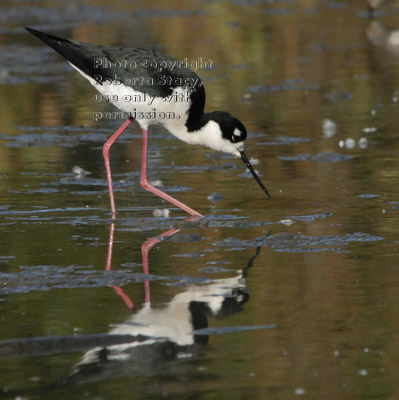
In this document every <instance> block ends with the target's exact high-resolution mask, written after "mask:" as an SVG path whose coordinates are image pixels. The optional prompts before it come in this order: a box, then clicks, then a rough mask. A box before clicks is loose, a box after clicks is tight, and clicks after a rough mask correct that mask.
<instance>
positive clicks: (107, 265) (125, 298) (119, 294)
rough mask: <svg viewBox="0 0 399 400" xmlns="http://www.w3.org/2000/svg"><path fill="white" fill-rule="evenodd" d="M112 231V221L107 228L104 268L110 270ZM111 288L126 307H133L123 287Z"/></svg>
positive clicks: (113, 226) (113, 229) (112, 244)
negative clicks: (106, 249)
mask: <svg viewBox="0 0 399 400" xmlns="http://www.w3.org/2000/svg"><path fill="white" fill-rule="evenodd" d="M114 233H115V224H114V223H112V224H111V226H110V228H109V239H108V252H107V261H106V264H105V270H106V271H111V268H112V251H113V248H114ZM112 288H113V289H114V290H115V293H116V294H117V295H118V296H121V297H122V299H123V301H124V302H125V304H126V305H127V307H128V308H130V309H133V308H134V303H133V301H132V300H131V299H130V297H129V296H128V295H127V294H126V293H125V292H124V291H123V289H122V288H121V287H120V286H112Z"/></svg>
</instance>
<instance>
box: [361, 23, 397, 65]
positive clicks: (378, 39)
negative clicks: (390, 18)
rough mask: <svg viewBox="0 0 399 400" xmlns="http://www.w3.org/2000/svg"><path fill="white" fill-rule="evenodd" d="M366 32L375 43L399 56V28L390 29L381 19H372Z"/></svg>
mask: <svg viewBox="0 0 399 400" xmlns="http://www.w3.org/2000/svg"><path fill="white" fill-rule="evenodd" d="M366 34H367V38H368V39H369V40H370V42H371V43H372V44H373V45H375V46H378V47H380V48H381V49H383V50H384V51H386V52H387V53H388V54H389V55H390V56H393V57H398V58H399V29H389V28H387V27H386V26H384V25H383V24H382V23H381V22H379V21H371V22H370V24H369V26H368V28H367V33H366Z"/></svg>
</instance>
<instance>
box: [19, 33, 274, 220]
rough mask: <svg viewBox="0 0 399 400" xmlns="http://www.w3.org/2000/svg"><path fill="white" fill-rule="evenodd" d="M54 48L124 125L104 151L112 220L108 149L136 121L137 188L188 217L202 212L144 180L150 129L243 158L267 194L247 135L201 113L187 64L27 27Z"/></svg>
mask: <svg viewBox="0 0 399 400" xmlns="http://www.w3.org/2000/svg"><path fill="white" fill-rule="evenodd" d="M26 29H27V30H28V31H29V32H30V33H32V34H33V35H35V36H37V37H38V38H39V39H41V40H42V41H43V42H44V43H46V44H47V45H49V46H50V47H52V48H53V49H54V50H55V51H56V52H58V53H59V54H60V55H61V56H63V57H64V58H66V60H67V61H68V62H69V63H70V64H71V65H72V67H74V68H75V69H76V70H77V71H78V72H80V73H81V74H82V75H83V76H84V77H85V78H86V79H87V80H88V81H89V82H90V83H91V84H92V85H93V86H94V87H95V88H96V89H97V90H98V91H99V92H100V94H101V95H102V96H103V97H104V99H106V100H108V101H109V102H110V103H112V104H114V105H115V106H116V107H117V108H119V110H121V111H122V113H120V114H122V115H123V116H126V117H127V120H126V121H125V122H124V123H123V124H122V126H121V127H120V128H119V129H118V130H117V131H116V132H115V133H114V134H113V135H112V136H111V137H110V138H109V139H108V140H107V142H106V143H105V144H104V147H103V155H104V161H105V168H106V173H107V181H108V188H109V195H110V201H111V211H112V217H113V218H114V217H115V215H116V209H115V200H114V194H113V186H112V175H111V166H110V150H111V147H112V145H113V144H114V143H115V141H116V140H117V139H118V137H119V136H120V135H121V134H122V133H123V132H124V131H125V129H126V128H127V127H128V126H129V125H130V124H131V122H132V121H133V120H134V119H136V120H137V122H138V123H139V125H140V127H141V128H142V129H143V156H142V165H141V180H140V183H141V186H142V187H143V188H144V189H146V190H148V191H149V192H151V193H154V194H156V195H157V196H159V197H161V198H163V199H165V200H167V201H169V202H170V203H172V204H174V205H175V206H177V207H179V208H181V209H182V210H184V211H186V212H188V213H189V214H191V215H192V216H195V217H202V215H201V214H200V213H198V212H197V211H195V210H193V209H192V208H190V207H188V206H187V205H185V204H183V203H182V202H180V201H178V200H176V199H175V198H173V197H172V196H169V195H168V194H166V193H164V192H163V191H161V190H159V189H158V188H156V187H155V186H153V185H152V184H151V183H150V182H149V180H148V179H147V134H148V127H149V126H150V125H153V124H161V125H163V126H164V127H165V128H166V129H167V130H168V131H169V132H170V133H172V134H173V135H174V136H176V137H177V138H178V139H181V140H183V141H184V142H186V143H189V144H199V145H204V146H207V147H210V148H211V149H214V150H219V151H224V152H227V153H230V154H233V155H235V156H238V157H241V159H242V160H243V161H244V163H245V165H246V166H247V168H248V169H249V171H250V172H251V173H252V175H253V177H254V178H255V180H256V182H257V183H258V184H259V186H260V187H261V188H262V190H263V191H264V192H265V193H266V194H267V195H268V196H269V197H270V194H269V192H268V191H267V189H266V188H265V186H264V185H263V183H262V182H261V180H260V179H259V177H258V176H257V174H256V172H255V170H254V169H253V167H252V165H251V164H250V162H249V160H248V158H247V156H246V155H245V153H244V142H245V139H246V137H247V131H246V129H245V127H244V125H243V124H242V123H241V122H240V121H239V120H238V119H236V118H234V117H233V116H231V115H230V114H228V113H227V112H223V111H214V112H210V113H204V106H205V90H204V87H203V84H202V81H201V79H200V78H199V77H198V75H197V74H196V73H195V72H194V71H192V70H191V69H190V68H188V67H187V65H186V63H184V62H180V61H178V60H176V59H174V58H172V57H169V56H167V55H165V54H163V53H161V52H160V51H154V50H149V49H136V48H122V47H111V46H101V45H93V44H86V43H78V42H72V41H69V40H66V39H62V38H59V37H56V36H52V35H48V34H46V33H43V32H40V31H37V30H34V29H31V28H26Z"/></svg>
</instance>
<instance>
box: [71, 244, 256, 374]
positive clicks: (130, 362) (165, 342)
mask: <svg viewBox="0 0 399 400" xmlns="http://www.w3.org/2000/svg"><path fill="white" fill-rule="evenodd" d="M259 253H260V248H257V250H256V253H255V254H254V256H252V257H251V259H250V260H249V261H248V264H247V266H246V267H245V268H244V269H243V270H240V271H238V274H237V275H236V276H234V277H232V278H225V279H215V280H212V281H211V282H210V283H208V284H202V285H192V286H189V287H188V288H186V290H184V291H183V292H180V293H178V294H177V295H176V296H174V297H173V298H172V300H171V301H170V302H168V303H166V304H164V305H163V306H161V307H152V306H151V303H146V304H145V305H144V307H143V308H142V309H141V310H139V311H137V312H135V313H134V314H133V315H132V316H131V317H130V318H129V319H128V320H127V321H126V322H124V323H121V324H117V325H115V326H114V328H113V329H112V330H111V331H110V332H109V333H110V334H111V335H134V336H136V335H145V336H147V337H150V338H151V339H148V340H146V341H143V342H134V343H128V344H117V345H111V346H107V347H96V348H93V349H91V350H89V351H88V352H86V353H85V355H84V356H83V358H82V360H81V361H80V362H79V363H78V364H77V365H75V367H74V373H73V375H72V376H71V379H72V380H73V381H76V380H77V381H81V380H85V381H86V380H97V379H99V378H103V377H104V376H114V375H130V376H131V375H137V374H148V373H157V372H159V371H161V370H163V369H165V366H166V365H167V369H170V368H171V367H173V366H172V365H171V364H170V363H171V362H172V361H177V360H180V359H183V358H184V359H187V358H193V357H196V356H198V354H200V353H201V351H202V348H203V346H204V344H206V343H207V341H208V336H207V335H206V334H198V333H197V332H198V331H199V330H201V329H206V328H208V317H215V318H225V317H228V316H230V315H233V314H235V313H237V312H239V311H241V310H242V306H243V305H244V304H245V303H246V302H247V301H248V299H249V292H248V287H247V283H246V277H247V274H248V270H249V268H251V266H252V265H253V262H254V260H255V258H256V257H257V256H258V254H259Z"/></svg>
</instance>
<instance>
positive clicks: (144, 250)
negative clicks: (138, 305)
mask: <svg viewBox="0 0 399 400" xmlns="http://www.w3.org/2000/svg"><path fill="white" fill-rule="evenodd" d="M179 231H180V229H175V228H171V229H169V230H168V231H166V232H164V233H162V234H161V235H159V236H158V237H154V238H150V239H147V240H146V241H145V242H144V243H143V244H142V245H141V256H142V258H143V272H144V273H145V274H146V275H148V274H149V273H150V270H149V268H148V253H149V252H150V250H151V249H152V247H153V246H155V245H156V244H157V243H159V242H160V241H161V240H162V239H161V238H163V237H165V236H173V235H174V234H175V233H177V232H179ZM144 292H145V302H146V303H150V302H151V295H150V282H149V281H144Z"/></svg>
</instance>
